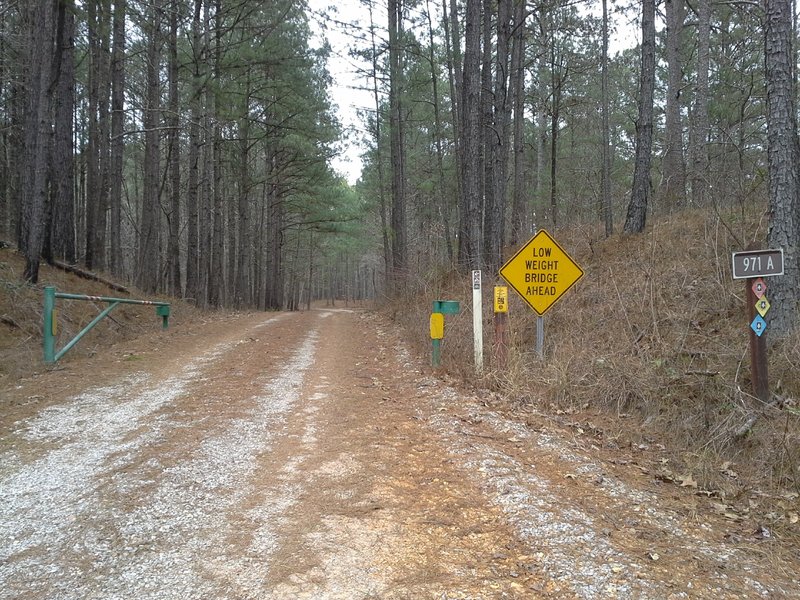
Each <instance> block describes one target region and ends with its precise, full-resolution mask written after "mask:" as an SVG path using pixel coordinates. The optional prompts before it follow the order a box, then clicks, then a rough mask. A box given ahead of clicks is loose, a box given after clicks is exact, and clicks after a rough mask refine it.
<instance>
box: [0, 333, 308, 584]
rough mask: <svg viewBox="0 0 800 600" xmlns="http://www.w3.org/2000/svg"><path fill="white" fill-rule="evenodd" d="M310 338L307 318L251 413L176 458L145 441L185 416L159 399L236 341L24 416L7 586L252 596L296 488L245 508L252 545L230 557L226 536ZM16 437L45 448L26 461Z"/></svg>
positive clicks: (168, 431) (1, 457) (0, 486)
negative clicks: (303, 332)
mask: <svg viewBox="0 0 800 600" xmlns="http://www.w3.org/2000/svg"><path fill="white" fill-rule="evenodd" d="M263 325H264V324H263V323H262V325H261V326H263ZM316 341H317V334H316V332H312V333H311V334H310V335H309V336H308V337H307V338H306V339H305V340H304V341H303V343H301V344H300V345H299V347H298V348H297V349H296V351H295V352H294V354H293V356H292V357H291V358H290V359H289V360H287V361H286V363H285V365H283V368H282V370H281V371H280V372H279V373H278V374H277V375H276V376H275V377H272V378H270V379H265V380H264V381H262V382H261V384H262V389H263V392H262V393H261V394H260V395H259V396H258V397H257V398H255V399H254V400H255V408H254V409H253V411H252V414H248V415H245V416H243V417H242V418H239V419H235V420H231V421H230V422H229V423H228V424H227V427H226V428H225V431H224V432H223V433H222V434H220V435H217V436H212V437H210V438H208V439H204V440H202V441H201V443H200V444H199V446H197V447H196V449H195V451H194V452H193V454H192V455H190V456H188V457H185V458H184V459H183V460H182V461H181V462H178V463H176V464H173V465H172V466H170V467H166V468H164V467H163V466H162V465H161V464H160V460H159V459H150V460H149V461H145V462H142V461H141V459H140V458H139V457H140V455H141V451H142V450H143V449H146V447H147V446H148V445H150V444H153V443H156V442H158V441H163V440H166V439H169V436H170V435H172V433H173V432H175V431H177V430H178V429H179V428H181V427H184V426H185V424H181V423H178V422H173V421H171V420H169V419H167V418H165V417H164V416H163V415H159V416H158V417H156V416H155V415H154V414H153V413H155V412H156V411H158V410H159V409H160V408H162V407H165V406H166V405H168V404H170V403H171V402H173V401H175V400H176V399H178V398H180V397H181V396H182V395H183V394H185V393H186V391H187V387H188V385H189V384H190V383H195V384H196V383H197V382H202V381H203V380H204V369H205V367H207V366H209V365H210V364H212V363H213V362H214V361H216V360H217V359H218V358H220V357H222V356H224V355H225V354H226V353H228V352H231V351H232V350H233V349H234V348H235V345H232V344H225V345H220V346H218V347H216V348H213V349H212V350H211V351H209V352H207V353H206V354H205V355H204V356H202V357H200V358H199V359H198V360H196V361H194V362H193V363H191V364H189V365H187V366H185V367H184V368H183V369H182V370H181V371H180V372H179V373H178V374H176V375H175V376H174V377H172V378H169V379H167V380H162V381H148V380H147V378H146V377H145V376H137V377H134V378H128V379H126V380H123V381H121V382H120V383H119V384H118V385H115V386H112V387H105V388H96V389H93V390H91V391H89V392H86V393H84V394H82V395H81V396H78V397H76V398H73V399H72V400H70V401H67V402H65V403H64V404H62V405H60V406H58V407H54V408H50V409H46V410H44V411H42V412H41V413H40V414H39V415H38V416H37V417H35V418H33V419H30V420H27V421H24V422H20V423H18V424H17V428H16V430H15V431H14V433H13V434H12V436H11V437H12V440H11V441H12V443H11V444H10V445H7V446H6V448H8V449H6V448H4V450H3V452H2V453H0V476H1V477H0V540H3V542H2V543H1V544H0V599H6V598H8V599H11V598H23V597H25V598H29V597H30V598H58V599H59V600H62V599H63V600H71V599H76V600H77V599H84V598H103V599H108V600H111V599H116V598H119V599H126V600H127V599H130V598H136V599H137V600H141V599H147V598H154V599H155V598H158V599H160V600H167V599H176V600H177V599H181V600H185V599H189V598H197V599H201V598H203V599H207V598H242V597H255V596H254V595H253V594H254V593H255V592H254V591H255V590H257V589H261V590H263V589H264V581H263V579H264V574H265V573H266V571H267V569H266V567H267V563H268V561H269V554H270V550H271V549H272V548H273V546H274V536H273V533H272V529H273V527H274V525H275V523H276V519H277V518H278V517H279V515H280V514H281V512H282V511H284V510H286V509H287V508H288V507H290V506H291V505H292V504H293V502H294V497H295V494H296V489H293V488H292V487H291V486H286V488H285V489H281V490H274V493H272V492H271V493H270V494H268V495H267V497H265V498H257V499H258V500H259V502H258V503H257V504H256V506H255V507H253V508H251V509H250V510H249V511H248V512H247V513H246V517H245V518H246V520H247V521H248V522H247V523H246V526H247V528H248V533H249V531H252V530H255V531H256V533H255V535H254V536H253V537H252V542H251V543H250V544H249V546H250V551H249V552H248V553H247V555H246V556H244V557H241V551H240V550H239V549H238V545H237V552H236V554H237V555H238V557H237V559H236V560H232V559H231V556H228V555H227V548H228V547H229V545H230V544H231V543H232V542H236V543H237V544H238V539H237V538H238V537H239V536H241V535H242V531H241V530H240V529H237V526H236V525H235V524H232V523H229V522H228V515H227V511H229V510H230V509H232V508H233V507H235V506H237V505H238V504H240V503H242V502H244V501H245V500H246V499H252V498H251V497H257V494H256V493H255V492H254V486H253V481H252V480H253V479H254V478H256V475H257V473H256V468H257V460H258V458H259V457H260V456H261V454H262V453H264V452H268V451H269V447H270V444H271V442H272V440H273V439H274V437H275V436H276V435H279V434H280V433H281V430H282V428H283V427H284V424H285V419H286V418H287V415H288V413H289V411H290V410H291V409H292V407H293V404H294V403H295V402H296V400H297V399H298V397H299V394H300V388H301V385H302V383H303V381H304V377H305V375H306V372H307V371H308V369H309V367H310V366H311V365H312V364H313V361H314V355H315V349H316ZM307 441H308V442H309V443H311V442H312V441H313V430H310V431H309V432H308V438H307ZM22 447H26V448H27V449H28V450H29V451H28V452H27V454H30V449H31V448H34V449H37V448H38V450H36V451H37V452H38V458H35V459H34V460H31V461H30V462H27V463H26V462H24V461H22V460H21V459H20V458H19V457H20V456H26V455H27V454H26V453H23V452H18V451H17V450H18V449H20V448H22ZM42 448H44V450H42ZM142 498H144V500H142ZM220 582H222V583H220Z"/></svg>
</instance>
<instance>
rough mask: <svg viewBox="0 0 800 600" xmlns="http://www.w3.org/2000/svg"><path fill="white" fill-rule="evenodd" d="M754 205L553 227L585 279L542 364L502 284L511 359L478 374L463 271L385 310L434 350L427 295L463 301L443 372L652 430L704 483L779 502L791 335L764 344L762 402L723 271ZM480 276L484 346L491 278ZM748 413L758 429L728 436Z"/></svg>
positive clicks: (792, 446)
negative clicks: (609, 229) (637, 224)
mask: <svg viewBox="0 0 800 600" xmlns="http://www.w3.org/2000/svg"><path fill="white" fill-rule="evenodd" d="M753 210H754V211H756V212H754V214H752V215H743V214H741V213H729V214H724V215H720V214H719V213H708V212H684V213H681V214H679V215H674V216H670V217H666V218H661V219H659V220H656V221H655V222H654V223H653V224H651V225H650V226H649V227H648V229H647V231H646V232H645V233H644V234H642V235H639V236H626V235H622V234H616V235H614V236H612V237H611V238H609V239H604V236H603V232H602V231H601V230H600V229H599V228H595V227H588V226H586V227H580V228H573V229H569V230H558V231H554V232H551V233H553V235H554V236H555V237H556V238H557V239H558V241H559V243H560V244H561V245H562V246H563V247H564V248H565V249H567V251H568V252H569V253H570V254H571V255H572V257H573V258H574V259H575V260H576V261H577V262H578V263H579V264H580V265H581V266H582V268H583V269H584V271H585V276H584V278H583V280H582V281H581V282H580V283H579V284H578V285H577V286H576V287H575V288H574V289H573V290H572V291H570V292H569V293H568V294H566V295H565V296H564V297H563V298H562V299H561V300H560V301H559V302H558V303H557V304H556V305H555V306H554V307H553V308H552V309H551V310H550V311H549V312H548V314H547V316H546V325H545V334H546V335H545V350H546V357H545V360H543V361H541V360H539V358H538V357H537V355H536V354H535V351H534V349H535V343H536V319H535V314H534V313H533V312H532V311H531V310H530V308H528V307H527V305H525V304H524V303H523V301H522V300H521V299H520V298H518V297H517V296H516V294H514V293H513V292H511V293H510V295H511V298H510V300H511V301H510V313H509V329H510V334H511V349H510V357H509V366H508V368H507V369H504V370H502V371H501V370H496V369H494V370H493V369H492V368H491V366H490V368H489V369H488V370H487V372H486V373H485V375H484V376H483V377H482V378H478V377H476V376H475V374H474V372H473V366H472V364H473V358H472V315H471V303H472V300H471V290H470V287H469V282H468V281H467V277H460V278H458V279H457V280H455V281H454V280H451V281H443V280H442V279H441V278H439V277H438V276H437V274H435V273H434V274H430V275H428V276H427V277H423V276H420V278H419V281H417V282H416V283H417V285H416V286H415V291H414V298H413V301H411V300H409V299H406V301H403V302H402V303H398V304H397V305H395V306H394V313H395V315H396V318H397V319H398V320H399V321H401V322H402V324H404V325H405V326H406V328H407V329H408V331H409V332H410V336H411V337H412V338H413V339H414V340H415V344H416V347H417V349H418V350H419V351H420V352H424V353H426V354H430V340H429V339H428V337H427V334H428V327H427V322H428V315H429V313H430V310H431V301H432V300H433V299H436V298H442V299H454V300H460V301H461V303H462V312H461V314H459V315H456V316H453V317H451V316H447V317H446V326H445V331H446V333H445V342H444V345H443V370H444V371H446V372H448V373H451V374H453V375H455V376H458V377H461V378H464V379H465V380H467V381H472V382H474V383H475V384H476V385H479V386H483V387H489V388H494V389H497V390H499V391H501V392H503V395H504V396H506V397H508V398H509V399H510V400H511V403H512V408H513V407H517V408H521V407H525V406H535V407H536V408H537V409H539V410H545V411H550V412H551V413H555V412H556V411H559V412H561V413H563V412H567V413H569V414H576V413H581V412H584V413H591V414H592V418H593V419H596V418H597V417H598V416H600V417H604V418H606V419H607V420H606V421H605V422H606V428H607V429H608V430H614V431H621V432H622V434H623V437H624V438H625V439H627V442H628V443H629V444H638V443H641V441H643V440H646V441H648V442H652V441H653V440H656V441H658V443H660V444H663V445H664V446H666V447H667V448H668V449H669V451H670V455H671V458H670V460H671V461H672V465H674V467H673V468H674V469H676V471H677V470H680V471H681V472H685V471H684V469H686V470H689V471H691V472H692V473H693V474H694V478H695V480H697V482H698V484H699V485H700V486H701V488H705V489H707V490H714V491H715V492H720V493H722V494H723V495H725V496H726V497H745V496H746V494H747V493H750V492H753V491H754V490H757V491H758V492H759V493H762V492H763V495H764V496H769V497H775V498H784V499H785V496H786V494H796V493H797V492H798V491H800V402H798V401H800V377H798V373H800V332H795V333H794V334H793V335H791V336H790V337H788V338H785V339H783V340H780V341H777V342H776V341H771V342H770V354H769V372H770V384H771V390H772V391H773V393H774V394H775V403H774V404H770V405H762V404H761V403H760V402H758V400H757V399H756V398H754V397H753V396H752V395H751V393H750V392H751V382H750V379H749V377H750V375H749V370H750V365H749V354H748V336H747V326H748V323H747V318H746V313H745V307H744V289H743V288H744V284H743V283H742V282H741V281H734V280H733V279H732V278H731V274H730V255H731V252H732V251H738V250H741V249H743V248H742V245H746V244H747V242H748V241H750V240H752V239H763V238H765V232H764V226H765V223H764V220H763V218H762V217H763V215H762V213H761V212H759V211H757V209H753ZM512 251H513V249H509V253H508V256H510V255H511V253H512ZM483 278H484V302H485V305H484V317H485V323H484V340H485V343H484V348H486V349H487V350H488V351H491V350H490V349H491V341H492V324H491V319H492V313H491V311H492V307H491V305H490V301H491V297H490V296H491V292H490V290H491V286H492V285H493V282H492V281H490V280H489V279H490V278H489V277H488V276H487V274H485V273H484V274H483ZM502 284H503V285H505V283H502ZM767 295H769V290H768V291H767ZM486 360H487V362H489V364H490V365H491V357H488V356H487V357H486ZM753 413H756V414H757V415H758V420H757V421H756V424H755V426H754V427H753V429H752V430H751V431H750V432H749V433H748V434H747V435H746V436H741V437H737V436H736V433H737V431H738V430H740V429H741V428H742V426H743V424H745V423H746V422H747V420H748V418H749V417H750V416H751V415H752V414H753ZM722 465H728V468H726V469H722V468H721V467H722ZM732 474H733V475H732ZM734 475H735V477H734ZM792 497H793V498H795V499H796V496H792Z"/></svg>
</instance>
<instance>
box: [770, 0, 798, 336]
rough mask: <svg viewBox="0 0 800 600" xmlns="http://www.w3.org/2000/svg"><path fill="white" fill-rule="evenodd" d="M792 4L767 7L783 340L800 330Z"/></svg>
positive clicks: (775, 0)
mask: <svg viewBox="0 0 800 600" xmlns="http://www.w3.org/2000/svg"><path fill="white" fill-rule="evenodd" d="M791 40H792V2H791V0H771V1H770V2H767V3H766V35H765V45H764V47H765V59H766V60H765V64H766V83H767V161H768V168H769V208H770V221H769V233H768V243H769V245H770V247H771V248H783V252H784V275H783V276H782V277H772V278H771V279H770V282H769V299H770V303H771V304H772V309H770V311H769V313H768V322H769V332H770V333H771V334H772V335H775V336H777V337H783V336H784V335H786V334H787V333H788V332H789V331H791V330H793V329H794V328H796V327H797V326H798V299H799V298H800V264H798V260H800V248H798V246H800V173H798V168H799V167H798V159H800V156H799V154H800V148H798V139H797V119H796V113H795V105H794V90H793V83H794V78H793V69H792V63H791V61H792V44H791Z"/></svg>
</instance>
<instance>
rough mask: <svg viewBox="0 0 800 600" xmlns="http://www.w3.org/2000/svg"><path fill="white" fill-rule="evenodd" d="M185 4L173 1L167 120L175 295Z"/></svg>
mask: <svg viewBox="0 0 800 600" xmlns="http://www.w3.org/2000/svg"><path fill="white" fill-rule="evenodd" d="M180 7H181V3H180V2H179V1H178V0H172V3H171V5H170V15H169V67H168V69H169V113H168V114H169V116H168V118H167V119H166V122H167V125H168V127H169V131H168V134H167V144H168V146H169V172H170V178H169V179H170V186H169V194H170V201H169V206H170V210H169V219H168V224H169V242H168V244H167V284H168V285H167V288H168V290H169V292H170V294H172V295H173V296H180V295H181V292H182V286H181V261H180V255H181V252H180V228H181V201H180V198H181V196H180V194H181V151H180V135H179V128H180V116H179V115H180V96H179V94H178V11H179V10H180Z"/></svg>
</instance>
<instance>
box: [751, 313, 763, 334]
mask: <svg viewBox="0 0 800 600" xmlns="http://www.w3.org/2000/svg"><path fill="white" fill-rule="evenodd" d="M750 328H751V329H752V330H753V331H755V332H756V335H757V336H758V337H761V336H762V334H763V333H764V331H766V329H767V322H766V321H765V320H764V317H762V316H761V315H756V318H755V319H753V322H752V323H750Z"/></svg>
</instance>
